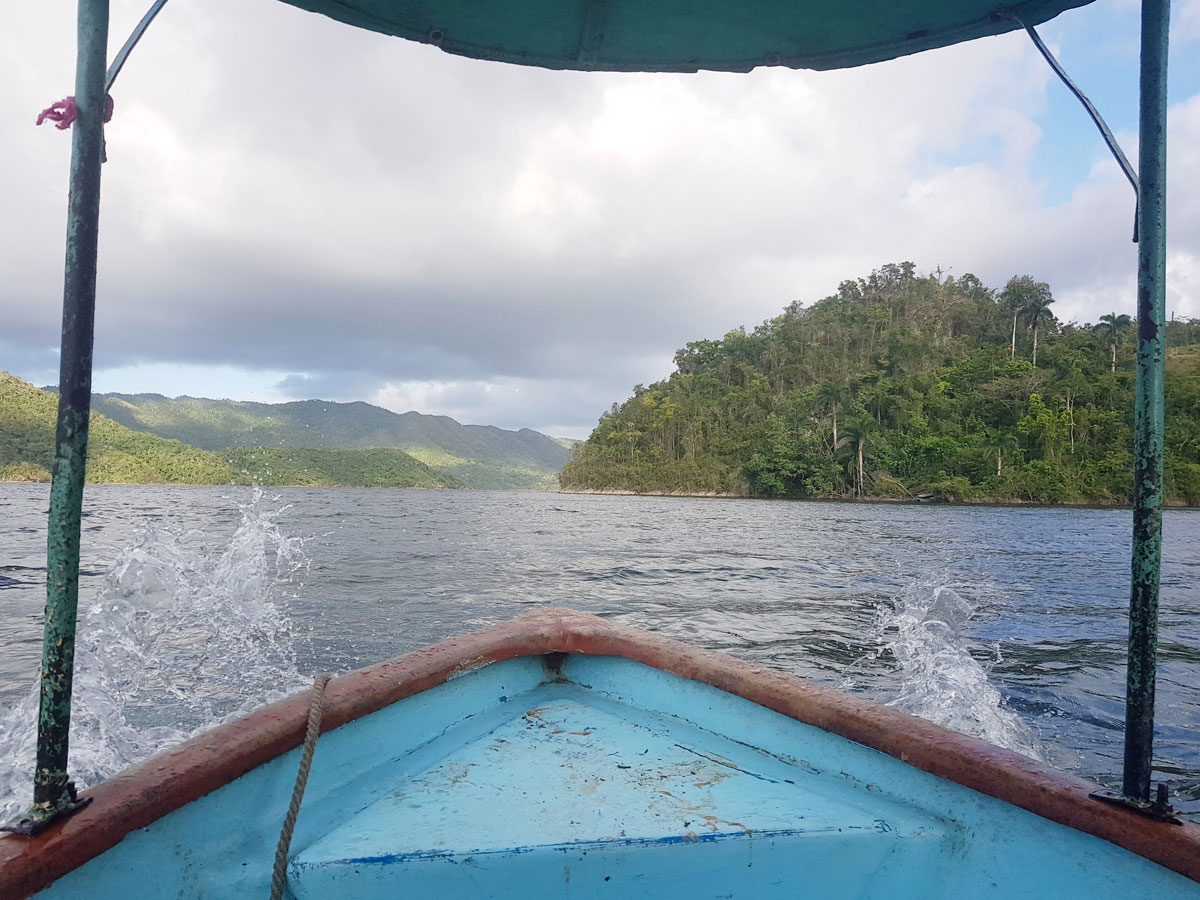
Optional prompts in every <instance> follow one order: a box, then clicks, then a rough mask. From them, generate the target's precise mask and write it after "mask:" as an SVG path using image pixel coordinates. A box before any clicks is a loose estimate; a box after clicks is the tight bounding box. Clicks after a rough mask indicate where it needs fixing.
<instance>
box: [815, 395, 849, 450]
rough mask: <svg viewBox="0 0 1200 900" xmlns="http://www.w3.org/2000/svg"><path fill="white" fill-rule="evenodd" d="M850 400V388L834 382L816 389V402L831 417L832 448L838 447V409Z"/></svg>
mask: <svg viewBox="0 0 1200 900" xmlns="http://www.w3.org/2000/svg"><path fill="white" fill-rule="evenodd" d="M849 400H850V388H849V387H848V386H846V385H845V384H841V383H838V382H836V381H826V382H825V383H824V384H822V385H821V386H820V387H819V388H817V402H818V403H819V404H820V405H821V408H822V409H827V410H829V412H830V414H831V415H832V416H833V446H834V447H836V446H837V445H838V421H837V417H838V409H839V408H840V407H841V406H843V405H845V404H846V403H847V402H848V401H849Z"/></svg>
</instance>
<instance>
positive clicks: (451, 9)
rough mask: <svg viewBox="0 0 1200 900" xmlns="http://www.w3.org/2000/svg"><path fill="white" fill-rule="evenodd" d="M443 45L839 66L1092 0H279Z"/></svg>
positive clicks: (598, 59)
mask: <svg viewBox="0 0 1200 900" xmlns="http://www.w3.org/2000/svg"><path fill="white" fill-rule="evenodd" d="M283 2H285V3H290V4H291V5H292V6H298V7H300V8H302V9H307V10H311V11H313V12H317V13H322V14H324V15H326V16H329V17H331V18H333V19H337V20H339V21H342V22H346V23H349V24H350V25H355V26H357V27H359V28H366V29H369V30H371V31H377V32H380V33H382V34H391V35H396V36H398V37H403V38H408V39H410V40H414V41H421V42H424V43H429V44H436V45H437V46H439V47H441V48H442V49H443V50H445V51H447V52H448V53H455V54H458V55H461V56H470V57H473V58H475V59H488V60H497V61H500V62H509V63H518V64H521V65H527V66H543V67H545V68H549V69H593V70H597V71H613V72H695V71H697V70H699V69H711V70H715V71H724V72H747V71H749V70H751V69H753V68H755V67H756V66H788V67H791V68H794V69H838V68H844V67H847V66H861V65H864V64H866V63H873V62H880V61H882V60H885V59H894V58H895V57H897V56H904V55H906V54H909V53H917V52H919V51H921V50H930V49H933V48H934V47H944V46H946V45H948V44H956V43H959V42H960V41H968V40H972V39H974V38H978V37H984V36H985V35H991V34H1001V33H1003V32H1005V31H1012V30H1013V29H1015V28H1020V27H1021V25H1020V24H1019V23H1018V22H1017V20H1016V19H1015V18H1014V16H1013V14H1014V13H1015V14H1016V15H1017V16H1019V17H1020V19H1021V20H1023V21H1024V22H1026V23H1028V24H1029V25H1037V24H1039V23H1041V22H1044V21H1046V20H1047V19H1051V18H1053V17H1054V16H1056V15H1058V14H1059V13H1060V12H1062V11H1063V10H1065V9H1071V8H1073V7H1077V6H1084V5H1086V4H1087V3H1089V2H1091V0H1024V2H1015V3H1011V4H1008V5H997V4H996V3H995V2H994V0H524V2H520V3H518V2H514V0H283Z"/></svg>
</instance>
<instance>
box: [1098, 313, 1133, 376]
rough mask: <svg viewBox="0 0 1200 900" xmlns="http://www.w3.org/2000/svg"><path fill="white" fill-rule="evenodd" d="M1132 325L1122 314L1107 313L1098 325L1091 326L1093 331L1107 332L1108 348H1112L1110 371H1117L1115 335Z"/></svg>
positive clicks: (1130, 320)
mask: <svg viewBox="0 0 1200 900" xmlns="http://www.w3.org/2000/svg"><path fill="white" fill-rule="evenodd" d="M1132 324H1133V319H1131V318H1129V316H1127V315H1125V314H1124V313H1122V314H1121V315H1119V316H1118V315H1117V314H1116V313H1115V312H1113V313H1109V314H1108V315H1104V316H1101V317H1100V323H1099V324H1098V325H1094V326H1092V330H1093V331H1100V330H1102V329H1104V328H1107V329H1108V330H1109V346H1110V347H1111V348H1112V371H1113V372H1116V371H1117V334H1118V332H1120V331H1123V330H1125V329H1126V328H1128V327H1129V326H1130V325H1132Z"/></svg>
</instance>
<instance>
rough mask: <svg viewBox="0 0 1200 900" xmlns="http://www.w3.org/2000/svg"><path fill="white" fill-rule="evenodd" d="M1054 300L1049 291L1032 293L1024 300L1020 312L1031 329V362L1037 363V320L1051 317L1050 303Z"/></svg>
mask: <svg viewBox="0 0 1200 900" xmlns="http://www.w3.org/2000/svg"><path fill="white" fill-rule="evenodd" d="M1053 302H1054V298H1053V297H1051V296H1050V291H1049V289H1047V290H1046V291H1045V292H1042V291H1039V292H1037V293H1036V294H1032V295H1031V296H1030V297H1029V298H1028V299H1027V300H1026V301H1025V306H1024V308H1023V309H1022V310H1021V313H1022V314H1023V315H1024V316H1025V321H1027V322H1028V323H1029V327H1030V328H1032V329H1033V364H1034V365H1035V366H1036V365H1037V328H1038V322H1039V321H1040V320H1041V319H1042V318H1044V317H1046V316H1050V317H1053V314H1052V313H1051V312H1050V304H1051V303H1053Z"/></svg>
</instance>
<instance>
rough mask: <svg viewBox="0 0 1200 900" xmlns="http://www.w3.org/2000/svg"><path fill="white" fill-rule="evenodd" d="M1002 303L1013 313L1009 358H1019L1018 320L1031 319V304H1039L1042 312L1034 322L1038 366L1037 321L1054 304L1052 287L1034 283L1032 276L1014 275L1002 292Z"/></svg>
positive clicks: (1035, 360) (1035, 355)
mask: <svg viewBox="0 0 1200 900" xmlns="http://www.w3.org/2000/svg"><path fill="white" fill-rule="evenodd" d="M1000 301H1001V303H1002V304H1003V306H1004V308H1005V309H1006V310H1008V311H1009V312H1011V313H1012V317H1013V323H1012V344H1011V345H1010V346H1009V351H1008V358H1009V359H1016V358H1017V319H1018V318H1020V317H1021V316H1022V315H1025V317H1026V318H1028V317H1029V314H1028V312H1027V310H1028V308H1029V306H1030V304H1032V303H1035V302H1039V301H1040V305H1041V311H1040V312H1039V313H1038V314H1037V316H1036V317H1035V319H1034V321H1035V324H1034V332H1033V340H1034V345H1033V346H1034V349H1033V363H1034V365H1037V325H1036V320H1037V319H1038V318H1040V317H1041V316H1042V315H1043V314H1045V312H1046V307H1047V306H1049V305H1050V304H1051V303H1053V302H1054V298H1053V296H1052V295H1051V293H1050V285H1048V284H1046V282H1044V281H1034V280H1033V276H1032V275H1014V276H1013V277H1012V278H1010V279H1008V284H1006V285H1005V286H1004V290H1003V291H1001V292H1000Z"/></svg>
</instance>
